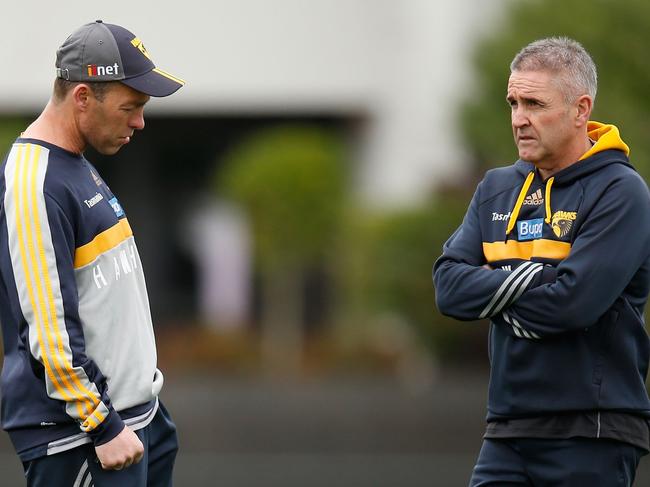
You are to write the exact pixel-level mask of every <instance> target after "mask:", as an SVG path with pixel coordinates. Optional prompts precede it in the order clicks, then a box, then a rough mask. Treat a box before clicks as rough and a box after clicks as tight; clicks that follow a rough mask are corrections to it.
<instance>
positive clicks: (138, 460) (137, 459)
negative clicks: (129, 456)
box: [133, 452, 144, 463]
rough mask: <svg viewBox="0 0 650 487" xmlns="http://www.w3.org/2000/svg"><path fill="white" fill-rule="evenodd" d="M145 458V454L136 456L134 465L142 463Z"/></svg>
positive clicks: (141, 453)
mask: <svg viewBox="0 0 650 487" xmlns="http://www.w3.org/2000/svg"><path fill="white" fill-rule="evenodd" d="M143 458H144V452H140V453H138V454H136V456H135V457H134V459H133V463H140V461H141V460H142V459H143Z"/></svg>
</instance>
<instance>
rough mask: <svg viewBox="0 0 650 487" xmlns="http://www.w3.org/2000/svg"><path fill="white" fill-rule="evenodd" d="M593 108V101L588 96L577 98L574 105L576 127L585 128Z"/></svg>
mask: <svg viewBox="0 0 650 487" xmlns="http://www.w3.org/2000/svg"><path fill="white" fill-rule="evenodd" d="M593 107H594V101H593V100H592V98H591V97H590V96H589V95H582V96H581V97H579V98H578V99H577V100H576V102H575V105H574V108H575V110H576V111H575V114H576V119H575V124H576V127H582V126H586V125H587V122H588V121H589V117H590V116H591V110H592V109H593Z"/></svg>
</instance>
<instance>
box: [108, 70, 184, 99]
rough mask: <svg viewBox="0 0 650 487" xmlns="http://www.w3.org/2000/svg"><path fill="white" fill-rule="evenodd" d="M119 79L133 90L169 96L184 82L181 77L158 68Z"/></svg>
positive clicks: (151, 94) (152, 94) (158, 95)
mask: <svg viewBox="0 0 650 487" xmlns="http://www.w3.org/2000/svg"><path fill="white" fill-rule="evenodd" d="M121 81H122V83H124V84H125V85H127V86H130V87H131V88H133V89H134V90H138V91H140V92H142V93H144V94H146V95H149V96H156V97H162V96H169V95H171V94H172V93H174V92H175V91H177V90H178V89H179V88H180V87H181V86H183V85H184V84H185V81H183V80H182V79H180V78H177V77H176V76H173V75H171V74H169V73H166V72H165V71H163V70H161V69H158V68H154V69H152V70H151V71H149V72H147V73H145V74H141V75H140V76H134V77H133V78H128V79H123V80H121Z"/></svg>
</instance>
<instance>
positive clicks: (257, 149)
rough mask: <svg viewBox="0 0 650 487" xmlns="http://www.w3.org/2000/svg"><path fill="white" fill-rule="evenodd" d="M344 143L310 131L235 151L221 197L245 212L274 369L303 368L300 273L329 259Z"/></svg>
mask: <svg viewBox="0 0 650 487" xmlns="http://www.w3.org/2000/svg"><path fill="white" fill-rule="evenodd" d="M343 157H344V150H343V144H342V142H341V141H340V139H339V138H338V137H336V136H334V135H332V134H330V133H328V132H326V131H324V130H322V129H319V128H315V127H309V126H297V125H291V126H279V127H275V128H270V129H267V130H264V131H261V132H259V133H257V134H255V135H253V136H252V137H250V138H249V139H248V140H245V141H244V142H243V143H242V144H240V145H239V146H238V147H236V148H235V149H234V150H233V151H232V152H231V153H230V155H229V156H228V157H227V160H226V161H225V166H224V170H223V171H222V172H220V173H218V175H217V177H218V182H217V191H218V192H219V194H221V195H224V196H226V197H230V198H231V199H232V200H234V201H235V202H237V203H239V204H240V205H241V206H242V207H243V208H244V209H245V211H247V213H248V215H249V217H250V219H251V221H252V226H253V235H254V241H255V253H256V266H257V268H258V271H259V273H260V275H261V278H262V290H261V291H262V333H263V335H262V347H263V354H264V356H265V357H266V359H267V365H268V366H269V367H275V368H282V369H284V370H291V369H295V368H296V367H297V366H298V361H299V360H300V358H301V357H300V356H301V351H302V332H301V327H302V323H301V321H302V315H303V313H302V311H303V310H302V302H303V283H302V273H303V271H304V269H305V268H306V267H308V266H310V265H314V264H316V265H318V264H319V263H320V262H321V261H323V260H324V259H327V258H329V257H330V256H331V253H332V250H333V244H334V242H335V238H336V236H337V229H338V228H339V226H340V224H341V221H340V220H341V209H342V207H343V197H344V191H345V188H344V186H345V171H344V167H343Z"/></svg>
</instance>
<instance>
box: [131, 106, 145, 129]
mask: <svg viewBox="0 0 650 487" xmlns="http://www.w3.org/2000/svg"><path fill="white" fill-rule="evenodd" d="M129 127H131V128H132V129H133V130H142V129H143V128H144V110H136V112H135V113H134V114H133V116H132V117H131V118H130V119H129Z"/></svg>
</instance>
